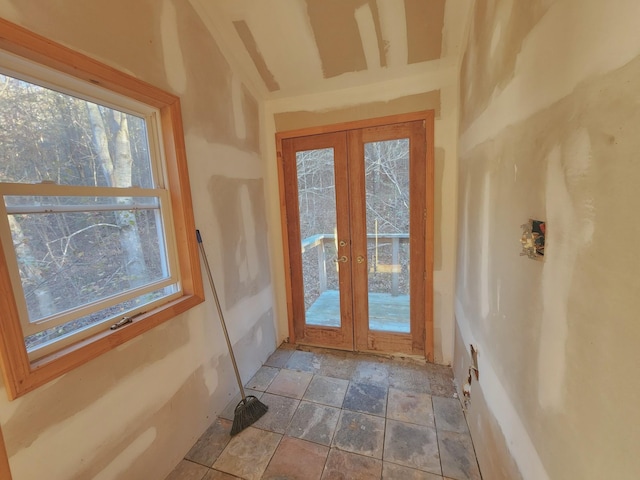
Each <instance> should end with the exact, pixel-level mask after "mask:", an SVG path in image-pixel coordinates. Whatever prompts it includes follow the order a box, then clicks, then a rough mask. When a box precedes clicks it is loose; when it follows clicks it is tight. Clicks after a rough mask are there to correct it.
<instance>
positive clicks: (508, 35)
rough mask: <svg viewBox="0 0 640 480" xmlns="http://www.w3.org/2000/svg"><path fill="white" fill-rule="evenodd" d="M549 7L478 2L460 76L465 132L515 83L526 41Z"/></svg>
mask: <svg viewBox="0 0 640 480" xmlns="http://www.w3.org/2000/svg"><path fill="white" fill-rule="evenodd" d="M549 6H550V5H549V2H548V0H530V1H526V2H519V1H513V0H511V1H500V2H496V1H495V0H477V1H476V9H475V16H474V17H473V18H472V21H471V27H470V32H469V39H470V41H469V46H468V48H467V50H466V52H465V54H464V57H463V61H462V70H461V73H460V88H461V95H460V111H461V116H460V125H461V129H460V131H461V132H464V131H465V130H466V129H467V127H468V126H469V125H470V123H471V122H472V121H473V120H474V119H475V118H477V117H478V116H479V115H480V114H481V113H482V111H483V110H484V109H485V108H486V107H487V105H489V103H490V101H491V99H492V97H493V95H495V92H496V91H498V92H499V91H501V90H503V89H504V88H505V87H506V86H507V84H508V83H509V82H510V81H511V80H512V79H513V77H514V75H515V69H516V62H517V59H518V55H519V53H520V51H521V49H522V48H523V44H524V42H525V39H526V37H527V35H528V34H529V33H530V32H531V30H532V29H533V28H534V27H535V26H536V24H537V23H538V22H539V21H540V19H541V18H542V17H543V16H544V14H545V13H546V12H547V10H548V9H549ZM472 79H473V80H472ZM471 91H473V95H470V93H471Z"/></svg>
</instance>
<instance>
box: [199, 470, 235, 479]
mask: <svg viewBox="0 0 640 480" xmlns="http://www.w3.org/2000/svg"><path fill="white" fill-rule="evenodd" d="M238 478H239V477H236V476H235V475H229V474H228V473H224V472H221V471H219V470H209V473H207V474H206V475H205V476H204V478H203V479H202V480H238Z"/></svg>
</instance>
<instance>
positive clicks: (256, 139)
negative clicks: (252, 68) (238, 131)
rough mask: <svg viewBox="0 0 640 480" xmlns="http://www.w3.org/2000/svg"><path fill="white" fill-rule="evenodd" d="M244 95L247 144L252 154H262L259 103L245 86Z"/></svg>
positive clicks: (243, 105) (243, 104) (243, 106)
mask: <svg viewBox="0 0 640 480" xmlns="http://www.w3.org/2000/svg"><path fill="white" fill-rule="evenodd" d="M242 93H243V95H242V108H243V111H244V115H243V117H244V125H245V127H244V130H245V132H246V138H245V139H244V140H245V144H246V146H247V148H249V149H250V150H251V151H252V152H256V153H260V108H259V106H258V101H257V100H256V99H255V97H254V96H253V95H251V92H250V91H249V89H248V88H247V87H246V85H244V84H243V85H242Z"/></svg>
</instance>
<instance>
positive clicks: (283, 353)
mask: <svg viewBox="0 0 640 480" xmlns="http://www.w3.org/2000/svg"><path fill="white" fill-rule="evenodd" d="M292 354H293V350H283V349H282V348H278V350H276V351H275V352H273V353H272V354H271V356H270V357H269V358H267V361H266V362H264V364H265V365H266V366H268V367H275V368H284V367H285V365H286V364H287V362H288V361H289V358H291V355H292Z"/></svg>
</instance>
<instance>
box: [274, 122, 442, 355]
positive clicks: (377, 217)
mask: <svg viewBox="0 0 640 480" xmlns="http://www.w3.org/2000/svg"><path fill="white" fill-rule="evenodd" d="M407 117H408V118H407ZM323 132H327V133H323ZM432 137H433V116H432V115H431V112H425V113H422V114H414V115H410V116H403V117H402V118H399V117H393V118H387V119H380V120H377V121H375V120H374V121H367V122H366V123H364V124H363V123H362V122H360V123H353V124H343V125H340V126H335V127H325V128H322V129H314V130H309V131H298V132H289V133H285V134H279V135H278V138H277V140H278V149H279V152H278V153H279V157H280V167H281V168H280V175H281V177H280V178H281V190H282V192H281V195H282V200H283V201H282V205H283V207H284V216H283V219H284V221H283V231H284V235H285V251H286V259H285V262H286V263H287V267H288V268H287V274H288V275H287V283H288V307H289V316H290V321H289V325H290V338H291V339H292V341H294V342H295V343H300V344H307V345H317V346H327V347H333V348H340V349H346V350H358V351H378V352H388V353H396V352H402V353H409V354H416V355H425V356H427V357H429V358H432V355H431V353H432V338H433V333H432V293H431V292H432V281H431V279H432V264H433V263H432V258H433V252H432V238H433V231H432V228H433V227H432V225H433V221H432V218H433V213H432V212H433V142H432Z"/></svg>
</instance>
